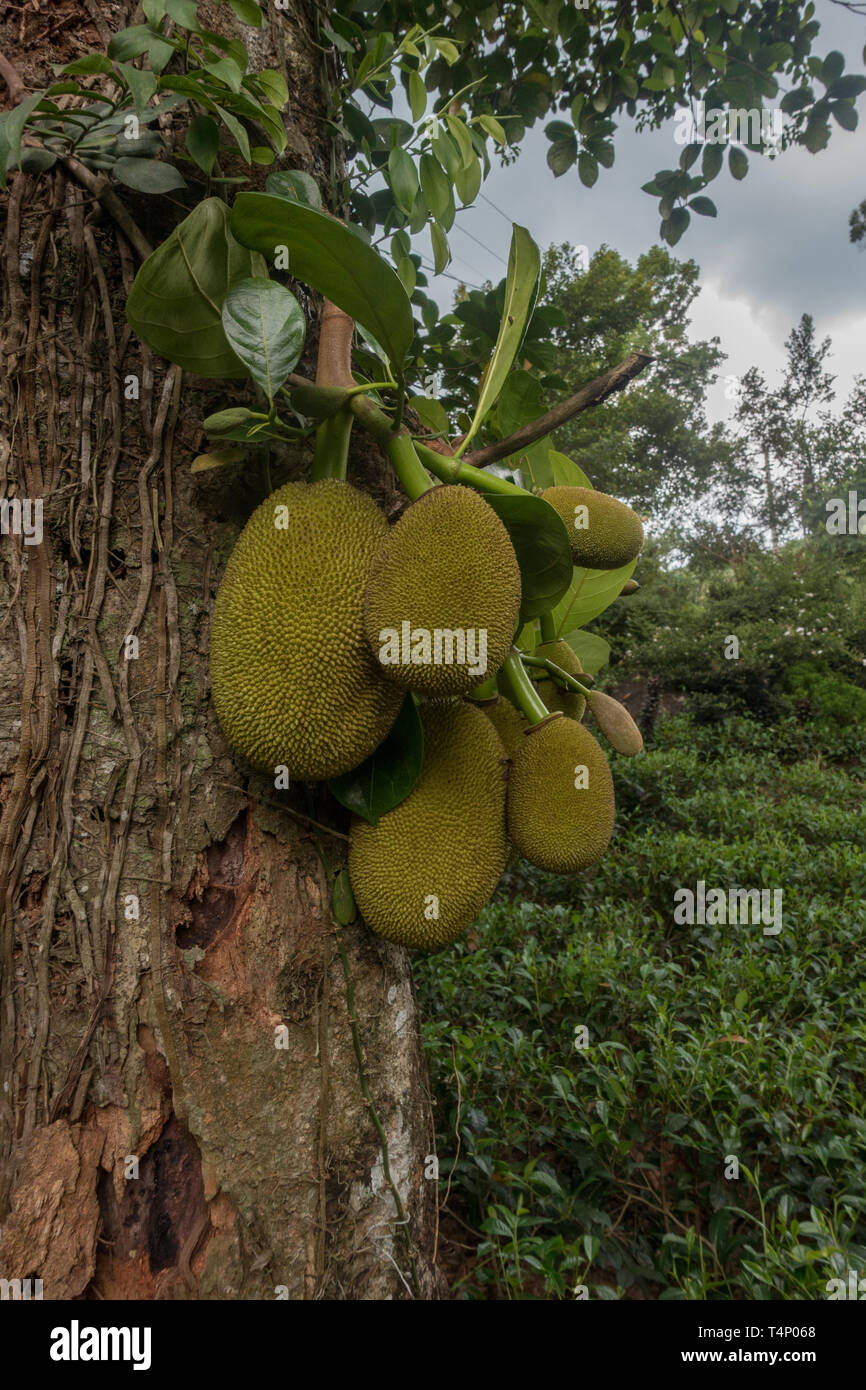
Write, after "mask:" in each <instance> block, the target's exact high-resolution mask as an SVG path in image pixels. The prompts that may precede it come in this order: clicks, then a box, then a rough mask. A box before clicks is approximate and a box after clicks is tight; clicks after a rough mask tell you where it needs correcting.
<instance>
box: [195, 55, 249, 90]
mask: <svg viewBox="0 0 866 1390" xmlns="http://www.w3.org/2000/svg"><path fill="white" fill-rule="evenodd" d="M202 67H203V68H204V70H205V72H207V73H210V75H211V77H215V78H216V80H217V81H218V82H221V83H223V84H224V85H225V86H226V87H228V89H229V91H231V92H234V94H235V96H238V95H239V94H240V91H241V88H242V87H243V81H244V74H243V71H242V70H241V69H240V68H239V67H238V65H237V63H236V62H235V60H234V58H217V60H216V62H215V63H202Z"/></svg>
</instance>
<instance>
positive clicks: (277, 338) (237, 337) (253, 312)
mask: <svg viewBox="0 0 866 1390" xmlns="http://www.w3.org/2000/svg"><path fill="white" fill-rule="evenodd" d="M222 320H223V329H224V331H225V335H226V337H227V338H228V341H229V346H230V347H231V348H233V349H234V351H235V353H236V354H237V356H238V357H239V358H240V359H241V361H242V362H243V364H244V366H245V367H247V368H248V369H249V372H250V376H251V377H252V378H253V381H254V382H255V383H256V385H257V386H260V387H261V388H262V390H263V391H264V393H265V395H266V396H267V398H268V400H269V401H271V403H273V399H274V396H275V395H276V393H277V391H278V390H279V388H280V387H281V386H282V384H283V382H284V381H285V379H286V377H287V376H288V375H289V372H291V371H292V370H293V369H294V368H295V367H296V366H297V364H298V361H299V359H300V356H301V353H302V352H303V350H304V337H305V334H306V331H307V325H306V323H305V321H304V314H303V310H302V309H301V306H300V304H299V303H298V301H297V300H296V299H295V296H294V295H293V294H292V292H291V290H287V289H286V287H285V285H278V284H277V282H276V280H267V279H264V278H260V277H257V276H256V277H250V278H249V279H247V280H239V281H238V283H237V284H236V285H232V287H231V289H230V290H229V292H228V294H227V295H226V297H225V302H224V303H223V309H222Z"/></svg>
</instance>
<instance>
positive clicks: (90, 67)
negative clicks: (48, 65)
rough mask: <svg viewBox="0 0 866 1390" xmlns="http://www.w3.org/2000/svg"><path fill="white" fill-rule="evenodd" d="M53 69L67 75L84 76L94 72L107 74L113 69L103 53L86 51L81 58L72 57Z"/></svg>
mask: <svg viewBox="0 0 866 1390" xmlns="http://www.w3.org/2000/svg"><path fill="white" fill-rule="evenodd" d="M54 71H55V72H58V71H59V72H63V73H66V74H67V76H69V77H86V76H89V75H90V74H91V73H96V72H99V73H105V74H108V73H110V72H113V71H114V69H113V67H112V65H111V62H110V60H109V59H108V58H106V56H105V54H104V53H87V54H85V56H84V57H83V58H74V59H73V60H72V62H71V63H65V64H64V65H63V67H61V68H55V69H54Z"/></svg>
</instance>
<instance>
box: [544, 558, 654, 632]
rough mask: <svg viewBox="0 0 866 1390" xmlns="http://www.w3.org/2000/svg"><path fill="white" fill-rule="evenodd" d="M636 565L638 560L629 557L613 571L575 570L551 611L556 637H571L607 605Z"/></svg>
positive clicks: (629, 577) (608, 605)
mask: <svg viewBox="0 0 866 1390" xmlns="http://www.w3.org/2000/svg"><path fill="white" fill-rule="evenodd" d="M636 564H637V560H630V561H629V563H628V564H627V565H622V566H620V568H619V569H615V570H590V569H582V568H580V569H576V570H575V571H574V575H573V578H572V581H571V583H570V585H569V586H568V592H567V593H566V595H565V597H564V598H563V599H561V600H560V602H559V603H557V605H556V607H555V608H554V610H553V621H554V623H555V625H556V635H557V637H565V636H566V634H568V635H569V636H570V635H571V634H572V633H573V632H574V631H575V630H576V629H577V628H581V627H585V626H586V624H587V623H591V622H592V620H593V618H597V617H598V615H599V613H603V612H604V610H605V609H606V608H609V607H610V605H611V604H612V603H613V601H614V599H616V598H618V597H619V594H620V591H621V589H622V586H623V584H624V583H625V581H626V580H627V579H631V576H632V572H633V570H634V567H635V565H636Z"/></svg>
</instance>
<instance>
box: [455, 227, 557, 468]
mask: <svg viewBox="0 0 866 1390" xmlns="http://www.w3.org/2000/svg"><path fill="white" fill-rule="evenodd" d="M540 273H541V252H540V251H539V249H538V247H537V246H536V244H535V242H534V241H533V240H532V237H531V236H530V235H529V233H528V231H527V230H526V228H525V227H518V226H517V224H516V223H515V225H514V231H513V232H512V236H511V250H510V251H509V253H508V275H507V277H506V281H505V305H504V307H503V310H502V320H501V322H500V325H499V334H498V337H497V339H496V344H495V346H494V349H493V356H492V357H491V359H490V362H489V364H488V367H487V371H486V373H485V376H484V380H483V382H482V385H481V391H480V394H479V396H478V405H477V406H476V408H475V415H474V417H473V420H472V424H471V425H470V427H469V433H468V434H467V435H466V437H465V439H464V440H463V443H462V444H461V446H460V453H463V451H464V450H465V448H466V446H467V444H468V443H469V441H470V440H471V439H472V438H473V436H474V435H475V434H476V433H477V431H478V430H479V429H480V427H481V425H482V424H483V422H484V420H485V418H486V416H487V414H488V412H489V411H490V410H492V409H493V406H494V405H495V404H496V400H497V397H498V396H499V392H500V391H501V390H502V387H503V386H504V385H505V379H506V377H507V376H508V373H509V372H510V371H511V364H512V363H513V361H514V359H515V357H516V355H517V349H518V348H519V347H520V344H521V343H522V341H523V334H524V332H525V330H526V325H527V323H528V322H529V319H530V317H531V315H532V310H533V308H534V307H535V298H536V295H537V293H538V280H539V275H540Z"/></svg>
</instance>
